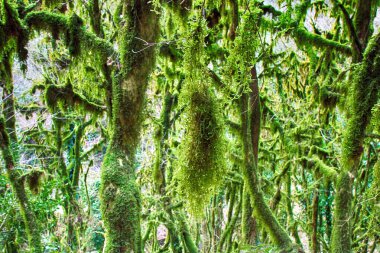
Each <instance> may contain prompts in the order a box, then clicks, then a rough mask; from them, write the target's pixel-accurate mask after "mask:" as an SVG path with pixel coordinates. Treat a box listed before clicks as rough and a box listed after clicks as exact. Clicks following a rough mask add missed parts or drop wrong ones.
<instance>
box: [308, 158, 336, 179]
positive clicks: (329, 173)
mask: <svg viewBox="0 0 380 253" xmlns="http://www.w3.org/2000/svg"><path fill="white" fill-rule="evenodd" d="M313 161H314V162H315V163H316V167H317V169H318V170H319V171H320V172H321V173H322V174H323V175H324V176H325V178H326V179H328V180H331V181H334V179H335V178H336V177H337V176H338V172H337V171H336V170H335V168H334V167H331V166H328V165H327V164H325V163H324V162H323V161H322V160H321V159H319V158H318V157H317V156H313Z"/></svg>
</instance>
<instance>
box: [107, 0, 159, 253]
mask: <svg viewBox="0 0 380 253" xmlns="http://www.w3.org/2000/svg"><path fill="white" fill-rule="evenodd" d="M152 9H153V6H152V5H151V2H149V1H147V0H134V1H128V2H125V3H124V6H123V14H124V15H123V16H125V17H126V18H125V20H123V21H121V22H120V24H119V25H120V36H119V46H120V49H121V64H122V66H121V73H120V74H119V76H117V75H116V76H115V77H114V81H113V90H112V106H113V119H112V136H111V142H110V144H109V146H108V148H107V152H106V155H105V158H104V162H103V165H102V172H101V189H100V191H101V193H100V195H101V209H102V214H103V219H104V227H105V231H106V233H105V240H106V242H105V248H104V252H107V253H108V252H134V253H139V252H142V248H141V228H140V216H141V202H140V201H141V200H140V189H139V188H138V185H137V184H136V176H135V161H136V160H135V152H136V148H137V145H138V143H139V139H140V129H141V122H142V118H143V117H142V114H143V106H144V98H145V92H146V89H147V83H148V77H149V75H150V73H151V71H152V68H153V66H154V62H155V57H154V47H153V46H152V45H151V44H149V43H154V42H155V41H156V39H157V37H158V34H159V27H158V23H159V21H158V16H157V14H156V13H155V12H154V11H152ZM144 41H145V42H144Z"/></svg>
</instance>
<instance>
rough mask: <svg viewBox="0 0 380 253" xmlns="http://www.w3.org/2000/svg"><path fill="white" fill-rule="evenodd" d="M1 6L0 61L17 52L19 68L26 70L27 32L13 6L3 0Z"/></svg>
mask: <svg viewBox="0 0 380 253" xmlns="http://www.w3.org/2000/svg"><path fill="white" fill-rule="evenodd" d="M0 6H1V14H2V15H1V22H0V59H1V58H2V57H3V54H9V53H11V52H13V51H16V52H17V56H18V58H19V60H20V61H21V63H22V66H21V68H22V69H23V70H24V69H25V68H26V65H25V61H26V58H27V53H28V52H27V50H26V48H25V47H26V44H27V43H28V35H29V34H28V30H27V29H26V28H25V27H24V25H23V24H22V22H21V20H20V17H19V13H18V10H17V7H16V5H15V4H13V3H10V2H8V1H7V0H3V1H1V3H0Z"/></svg>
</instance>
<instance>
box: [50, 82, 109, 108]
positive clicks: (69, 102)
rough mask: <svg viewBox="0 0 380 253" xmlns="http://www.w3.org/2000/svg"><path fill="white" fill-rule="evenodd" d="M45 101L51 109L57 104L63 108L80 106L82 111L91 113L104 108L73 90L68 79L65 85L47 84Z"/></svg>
mask: <svg viewBox="0 0 380 253" xmlns="http://www.w3.org/2000/svg"><path fill="white" fill-rule="evenodd" d="M45 101H46V104H47V105H48V107H50V108H51V109H55V108H57V107H59V106H60V107H61V109H63V110H66V109H67V108H73V107H80V108H83V109H84V111H87V112H93V113H101V112H102V111H104V110H105V108H104V107H103V106H101V105H99V104H97V103H94V102H92V101H89V100H87V99H86V98H85V97H84V96H82V95H81V94H78V93H76V92H74V90H73V87H72V84H71V82H70V81H68V82H67V84H66V85H65V86H56V85H48V86H47V87H46V88H45Z"/></svg>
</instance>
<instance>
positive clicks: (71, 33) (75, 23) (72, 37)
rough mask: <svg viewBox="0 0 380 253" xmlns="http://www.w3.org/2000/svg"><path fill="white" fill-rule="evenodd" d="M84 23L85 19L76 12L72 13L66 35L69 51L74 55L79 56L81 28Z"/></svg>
mask: <svg viewBox="0 0 380 253" xmlns="http://www.w3.org/2000/svg"><path fill="white" fill-rule="evenodd" d="M82 25H83V20H82V19H81V18H80V17H78V15H76V14H75V13H74V14H73V15H71V17H70V19H69V22H68V28H69V29H68V30H67V35H66V40H67V42H66V44H67V46H68V48H69V52H70V54H71V55H72V56H77V55H79V53H80V49H81V43H80V37H79V34H80V28H81V26H82Z"/></svg>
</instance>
